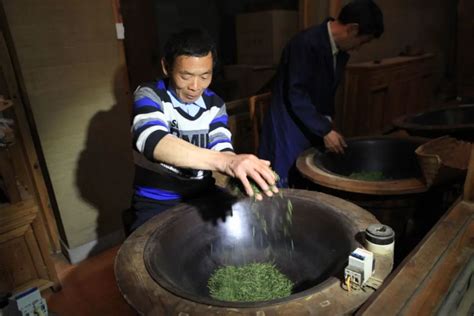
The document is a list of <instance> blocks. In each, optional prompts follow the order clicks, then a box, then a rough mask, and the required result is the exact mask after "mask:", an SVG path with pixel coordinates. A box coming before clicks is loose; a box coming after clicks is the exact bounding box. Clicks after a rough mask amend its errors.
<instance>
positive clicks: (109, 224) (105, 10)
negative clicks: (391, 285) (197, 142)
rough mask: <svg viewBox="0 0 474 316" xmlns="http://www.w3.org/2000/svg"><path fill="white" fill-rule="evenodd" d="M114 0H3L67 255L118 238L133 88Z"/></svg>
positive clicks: (125, 196)
mask: <svg viewBox="0 0 474 316" xmlns="http://www.w3.org/2000/svg"><path fill="white" fill-rule="evenodd" d="M112 3H113V2H112V1H95V0H68V1H60V0H43V1H35V0H5V1H3V4H4V8H5V12H6V15H7V20H8V25H9V27H10V30H11V33H12V37H13V42H14V48H15V50H16V54H17V55H18V60H19V63H20V65H19V66H20V71H21V75H22V77H23V78H24V84H25V86H26V90H27V94H28V98H29V100H30V103H31V104H30V105H31V111H32V114H33V117H34V120H35V123H36V126H37V133H38V134H39V138H40V141H41V146H42V149H43V152H44V157H45V160H46V165H47V169H48V171H49V176H50V178H51V182H52V186H53V190H54V196H55V199H56V201H57V207H58V212H59V217H60V218H59V219H58V222H59V223H61V225H62V226H63V227H62V228H63V229H60V231H62V232H63V234H62V236H61V241H62V245H63V248H64V251H65V253H66V255H68V256H69V257H70V258H71V260H72V261H79V260H81V259H83V258H84V257H86V256H87V255H88V254H89V253H91V252H94V251H97V250H100V249H101V248H104V247H107V246H110V245H112V244H114V243H117V242H119V241H121V240H122V236H123V234H122V223H121V212H122V210H124V209H126V208H127V207H128V205H129V202H130V193H131V181H132V170H133V169H132V162H131V151H130V133H129V111H130V93H129V87H128V84H127V79H126V65H125V59H124V54H123V48H122V43H121V42H120V41H119V40H117V39H116V36H115V20H114V11H113V6H112Z"/></svg>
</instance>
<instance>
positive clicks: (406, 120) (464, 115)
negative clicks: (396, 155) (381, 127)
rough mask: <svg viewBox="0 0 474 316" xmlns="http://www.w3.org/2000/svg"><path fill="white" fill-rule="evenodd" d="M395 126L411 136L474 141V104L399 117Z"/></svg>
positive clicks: (395, 121) (394, 122)
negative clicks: (447, 137)
mask: <svg viewBox="0 0 474 316" xmlns="http://www.w3.org/2000/svg"><path fill="white" fill-rule="evenodd" d="M393 124H394V125H395V126H396V127H398V128H401V129H405V130H407V131H408V133H410V134H411V135H419V136H426V137H431V138H435V137H440V136H443V135H451V136H453V137H456V138H459V139H463V140H473V139H474V104H464V105H459V106H455V107H448V108H442V109H436V110H430V111H427V112H422V113H418V114H413V115H407V116H403V117H399V118H397V119H395V120H394V121H393Z"/></svg>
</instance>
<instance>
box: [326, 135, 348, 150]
mask: <svg viewBox="0 0 474 316" xmlns="http://www.w3.org/2000/svg"><path fill="white" fill-rule="evenodd" d="M324 146H325V147H326V149H327V150H329V151H331V152H335V153H338V154H343V153H344V148H345V147H347V144H346V141H345V140H344V137H343V136H342V135H341V134H339V133H338V132H336V131H335V130H331V131H330V132H329V133H327V134H326V136H324Z"/></svg>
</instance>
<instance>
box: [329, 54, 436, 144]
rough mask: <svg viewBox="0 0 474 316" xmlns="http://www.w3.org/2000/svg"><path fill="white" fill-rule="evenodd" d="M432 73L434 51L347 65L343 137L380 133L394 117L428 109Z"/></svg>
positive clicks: (342, 112) (341, 119)
mask: <svg viewBox="0 0 474 316" xmlns="http://www.w3.org/2000/svg"><path fill="white" fill-rule="evenodd" d="M433 73H434V71H433V55H432V54H425V55H421V56H416V57H402V56H400V57H394V58H388V59H384V60H382V61H380V62H364V63H354V64H349V65H347V68H346V76H345V88H344V103H343V107H342V111H339V113H337V115H338V116H337V120H338V121H339V125H340V127H341V130H342V132H343V134H344V136H346V137H350V136H362V135H373V134H378V133H381V132H382V131H383V130H384V129H386V128H388V127H389V126H390V125H391V122H392V120H393V119H394V118H396V117H398V116H400V115H404V114H409V113H416V112H420V111H423V110H424V109H426V108H428V107H429V106H430V105H431V102H432V96H433Z"/></svg>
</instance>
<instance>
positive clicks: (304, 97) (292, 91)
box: [286, 42, 332, 137]
mask: <svg viewBox="0 0 474 316" xmlns="http://www.w3.org/2000/svg"><path fill="white" fill-rule="evenodd" d="M287 53H288V56H287V58H288V59H287V62H288V65H287V67H286V69H287V81H286V85H287V86H286V89H287V91H288V104H289V107H290V108H289V110H290V111H291V112H292V113H293V115H295V116H296V118H297V119H298V120H299V121H300V123H301V124H303V125H304V127H305V128H306V129H307V130H309V131H310V132H311V133H313V134H315V135H317V136H320V137H323V136H325V135H326V134H327V133H329V132H330V131H331V129H332V123H331V121H330V120H329V119H328V118H327V117H326V116H324V115H322V114H321V113H320V112H318V104H314V103H313V102H312V100H311V98H310V96H309V93H308V91H309V89H311V87H310V85H311V80H312V79H311V72H312V71H317V70H315V69H317V63H318V61H319V60H320V57H318V56H317V52H315V51H314V48H312V47H311V45H309V44H307V43H303V42H295V43H292V44H290V46H289V51H288V52H287Z"/></svg>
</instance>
